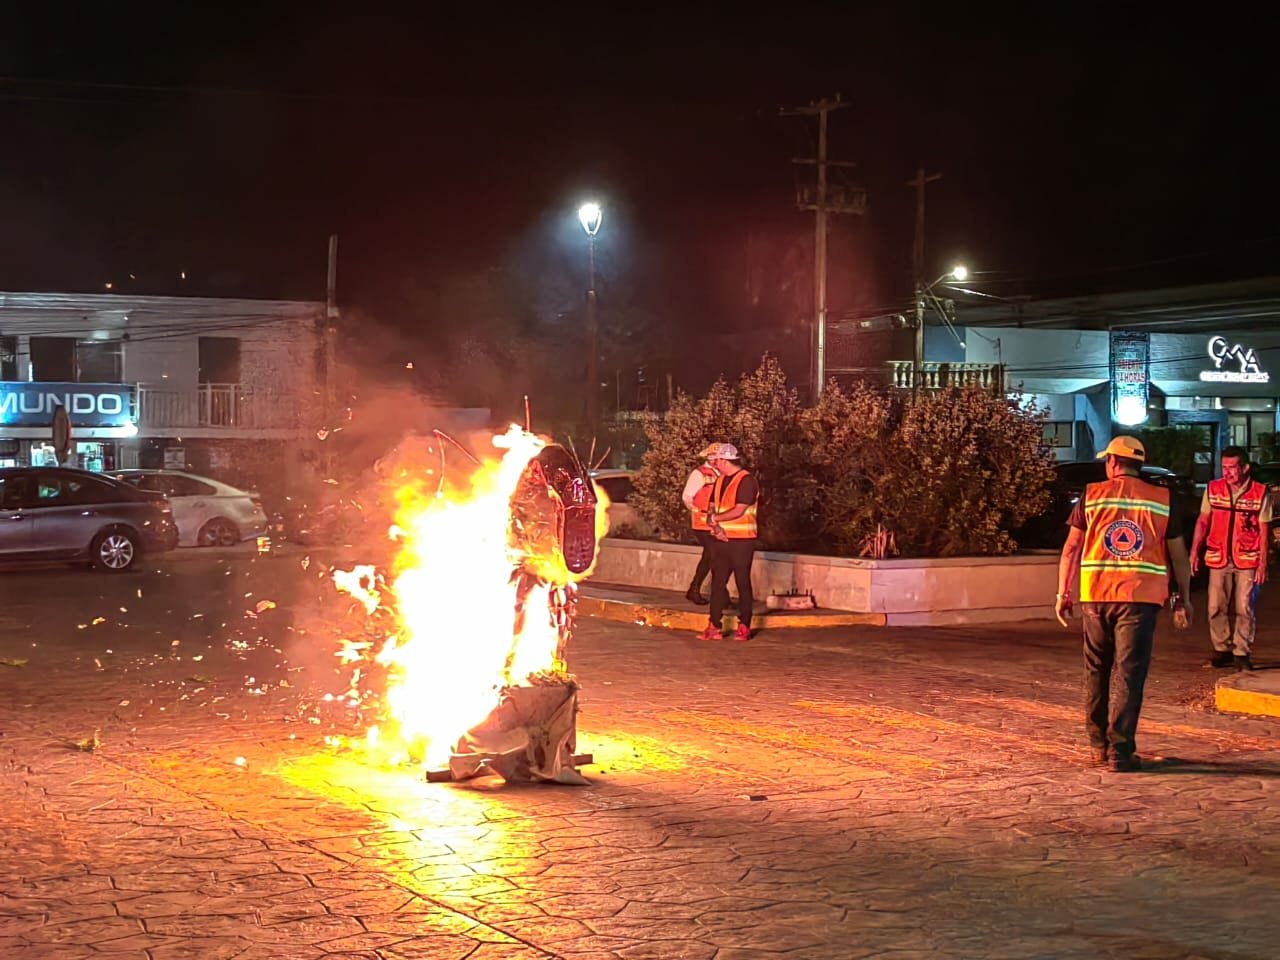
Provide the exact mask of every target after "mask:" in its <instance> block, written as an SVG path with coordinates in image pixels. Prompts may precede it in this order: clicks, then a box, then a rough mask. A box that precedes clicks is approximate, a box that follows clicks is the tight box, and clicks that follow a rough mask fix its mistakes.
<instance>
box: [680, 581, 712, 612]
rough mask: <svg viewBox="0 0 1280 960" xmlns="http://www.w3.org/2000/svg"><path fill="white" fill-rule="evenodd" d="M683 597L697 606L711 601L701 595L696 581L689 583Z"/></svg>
mask: <svg viewBox="0 0 1280 960" xmlns="http://www.w3.org/2000/svg"><path fill="white" fill-rule="evenodd" d="M685 599H686V600H688V601H689V602H690V603H692V604H694V605H696V606H699V607H705V606H706V605H707V604H708V603H710V602H711V601H710V600H708V599H707V598H706V597H704V596H703V595H702V593H701V591H699V590H698V585H697V584H696V583H694V584H690V585H689V589H688V591H686V592H685Z"/></svg>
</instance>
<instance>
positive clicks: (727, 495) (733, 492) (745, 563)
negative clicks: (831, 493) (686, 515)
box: [698, 443, 760, 641]
mask: <svg viewBox="0 0 1280 960" xmlns="http://www.w3.org/2000/svg"><path fill="white" fill-rule="evenodd" d="M708 451H709V455H708V458H707V459H708V462H709V463H710V464H711V466H712V467H713V468H715V470H716V471H717V472H718V473H719V474H720V476H718V477H716V480H715V483H714V484H712V487H711V512H710V516H709V517H708V521H709V523H708V525H709V526H710V527H711V536H712V538H713V539H712V542H711V611H710V614H711V617H710V620H709V621H708V622H707V627H706V629H705V630H703V631H702V633H700V634H698V637H699V639H701V640H719V639H720V638H721V637H722V636H723V635H724V631H723V629H722V627H721V623H722V621H723V617H724V608H725V607H726V606H727V605H728V603H729V574H730V573H732V574H733V582H734V583H735V584H736V585H737V587H738V627H737V630H736V631H735V632H734V639H735V640H742V641H746V640H750V639H751V605H752V602H753V600H754V598H753V597H752V594H751V561H752V559H753V558H754V557H755V552H756V504H757V502H758V501H759V499H760V486H759V484H758V483H757V482H756V478H755V477H753V476H752V475H751V474H750V473H748V472H747V471H746V470H744V469H743V468H742V467H741V466H739V464H738V448H737V447H735V446H734V445H733V444H731V443H715V444H712V445H711V447H709V448H708Z"/></svg>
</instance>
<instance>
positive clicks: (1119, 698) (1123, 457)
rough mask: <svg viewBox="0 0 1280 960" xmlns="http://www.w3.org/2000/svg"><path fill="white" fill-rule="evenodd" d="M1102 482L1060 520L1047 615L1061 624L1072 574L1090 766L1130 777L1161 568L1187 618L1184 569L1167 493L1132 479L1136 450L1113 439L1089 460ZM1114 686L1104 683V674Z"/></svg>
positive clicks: (1164, 593) (1129, 441)
mask: <svg viewBox="0 0 1280 960" xmlns="http://www.w3.org/2000/svg"><path fill="white" fill-rule="evenodd" d="M1098 457H1099V459H1102V458H1104V457H1105V458H1106V462H1107V479H1106V480H1104V481H1103V482H1102V483H1091V484H1089V485H1088V486H1087V487H1085V489H1084V495H1083V496H1082V497H1081V498H1080V501H1079V502H1078V503H1077V504H1076V508H1075V510H1074V511H1073V512H1072V514H1071V519H1070V520H1069V521H1068V522H1069V523H1070V525H1071V531H1070V533H1069V534H1068V535H1067V542H1066V545H1065V546H1064V547H1063V548H1062V559H1061V561H1060V562H1059V564H1058V598H1057V603H1056V604H1055V605H1054V612H1055V613H1056V614H1057V615H1058V621H1059V622H1060V623H1061V624H1062V625H1063V626H1066V625H1067V621H1066V615H1067V614H1068V613H1069V612H1070V610H1071V606H1072V602H1071V594H1070V592H1069V591H1070V589H1071V584H1072V581H1073V580H1074V579H1075V576H1076V573H1077V571H1078V572H1079V576H1080V606H1081V613H1082V615H1083V618H1084V662H1085V730H1086V731H1087V733H1088V736H1089V745H1090V747H1091V748H1092V750H1093V753H1094V759H1096V760H1097V761H1098V762H1100V763H1107V764H1108V765H1109V767H1110V768H1111V770H1113V771H1115V772H1116V773H1124V772H1128V771H1131V770H1138V769H1140V768H1141V766H1142V764H1141V761H1140V760H1139V758H1138V754H1137V732H1138V714H1139V713H1140V712H1141V710H1142V692H1143V688H1144V686H1145V685H1146V682H1147V671H1148V670H1149V669H1150V667H1151V644H1152V640H1153V638H1154V635H1155V629H1156V614H1158V613H1159V612H1160V608H1161V607H1162V606H1163V605H1164V602H1165V600H1167V599H1168V597H1169V568H1170V567H1172V569H1173V574H1174V576H1175V577H1176V579H1177V581H1178V589H1179V590H1180V591H1181V596H1180V597H1179V599H1178V601H1177V602H1178V603H1180V604H1181V605H1183V609H1185V611H1186V615H1187V622H1188V623H1190V620H1191V616H1192V609H1191V601H1190V600H1189V599H1188V597H1189V594H1190V588H1191V567H1190V564H1189V563H1188V561H1187V548H1186V545H1185V544H1184V543H1183V542H1182V530H1181V529H1180V528H1181V523H1180V522H1179V520H1178V517H1177V515H1176V514H1171V512H1170V510H1169V491H1168V490H1164V489H1162V488H1160V487H1157V486H1155V485H1154V484H1151V483H1147V482H1146V481H1145V480H1142V479H1140V477H1139V475H1138V472H1139V470H1140V469H1141V467H1142V464H1143V463H1144V462H1145V460H1146V457H1147V454H1146V450H1145V448H1144V447H1143V446H1142V444H1141V442H1139V441H1138V440H1137V439H1135V438H1134V437H1116V438H1115V439H1114V440H1112V441H1111V442H1110V443H1109V444H1107V449H1106V450H1104V451H1103V452H1102V453H1100V454H1098ZM1113 672H1115V673H1116V674H1117V675H1118V676H1117V682H1116V683H1115V684H1114V685H1113V684H1112V673H1113Z"/></svg>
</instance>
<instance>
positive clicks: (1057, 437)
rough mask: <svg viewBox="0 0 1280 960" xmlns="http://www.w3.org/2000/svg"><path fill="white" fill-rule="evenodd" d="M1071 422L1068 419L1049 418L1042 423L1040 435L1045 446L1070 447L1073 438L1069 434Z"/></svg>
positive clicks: (1073, 442)
mask: <svg viewBox="0 0 1280 960" xmlns="http://www.w3.org/2000/svg"><path fill="white" fill-rule="evenodd" d="M1072 426H1073V424H1072V422H1071V421H1070V420H1051V421H1050V422H1048V423H1046V424H1045V425H1044V429H1043V433H1042V436H1043V437H1044V445H1045V446H1046V447H1071V446H1075V440H1074V439H1073V438H1072V435H1071V428H1072Z"/></svg>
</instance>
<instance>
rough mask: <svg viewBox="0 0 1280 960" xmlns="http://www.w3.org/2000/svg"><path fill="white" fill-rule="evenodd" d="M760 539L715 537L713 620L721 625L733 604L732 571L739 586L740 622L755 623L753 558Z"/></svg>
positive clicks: (712, 545)
mask: <svg viewBox="0 0 1280 960" xmlns="http://www.w3.org/2000/svg"><path fill="white" fill-rule="evenodd" d="M755 555H756V541H755V540H754V539H752V540H717V539H716V538H715V537H712V538H711V622H712V623H713V624H714V625H715V626H717V627H719V626H720V625H721V619H722V618H723V617H724V608H725V607H726V606H728V604H729V574H731V573H732V574H733V582H734V583H735V584H736V585H737V587H738V622H739V623H743V624H746V625H747V626H748V627H750V626H751V604H752V602H753V600H754V599H755V598H754V597H752V596H751V560H752V558H753V557H755Z"/></svg>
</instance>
